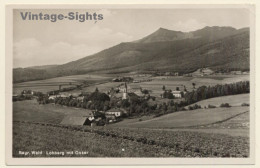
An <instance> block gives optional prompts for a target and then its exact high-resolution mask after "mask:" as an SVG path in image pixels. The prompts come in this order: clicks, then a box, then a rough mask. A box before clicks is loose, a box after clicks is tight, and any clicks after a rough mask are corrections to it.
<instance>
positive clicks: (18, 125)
mask: <svg viewBox="0 0 260 168" xmlns="http://www.w3.org/2000/svg"><path fill="white" fill-rule="evenodd" d="M13 132H14V133H13V135H14V136H13V156H14V157H240V158H242V157H248V156H249V139H248V137H242V136H236V137H234V136H230V135H224V134H221V136H220V134H214V133H202V132H200V133H198V132H192V131H167V130H149V129H125V128H112V129H111V128H104V127H99V128H98V127H96V128H90V127H73V126H60V125H55V124H38V123H36V124H35V123H26V122H15V123H14V129H13ZM19 151H27V152H29V155H27V156H24V155H20V154H19ZM31 151H43V154H41V155H33V154H32V152H31ZM46 151H47V152H48V151H56V152H64V153H65V154H64V155H54V156H49V155H47V154H46ZM68 151H74V153H73V154H71V153H70V154H66V152H68ZM76 151H83V152H85V153H86V154H84V155H76V153H75V152H76Z"/></svg>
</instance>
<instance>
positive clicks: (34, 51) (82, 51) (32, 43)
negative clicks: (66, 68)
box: [14, 39, 95, 67]
mask: <svg viewBox="0 0 260 168" xmlns="http://www.w3.org/2000/svg"><path fill="white" fill-rule="evenodd" d="M93 50H95V49H94V48H93V47H92V48H89V47H88V46H87V45H84V44H77V45H72V44H70V43H66V42H56V43H52V44H47V45H43V44H42V43H41V42H40V41H38V40H36V39H23V40H20V41H18V42H16V43H15V44H14V67H28V66H36V65H51V64H63V63H67V62H70V61H74V60H77V59H79V58H82V57H84V56H87V55H88V54H91V53H92V54H93Z"/></svg>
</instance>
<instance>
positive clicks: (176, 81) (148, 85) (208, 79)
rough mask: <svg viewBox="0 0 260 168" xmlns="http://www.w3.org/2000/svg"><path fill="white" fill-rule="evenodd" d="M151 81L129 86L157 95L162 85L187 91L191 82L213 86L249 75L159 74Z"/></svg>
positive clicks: (236, 80) (190, 88)
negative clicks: (186, 75) (185, 75)
mask: <svg viewBox="0 0 260 168" xmlns="http://www.w3.org/2000/svg"><path fill="white" fill-rule="evenodd" d="M151 79H152V81H149V82H141V83H131V84H129V87H130V88H131V87H132V88H138V87H142V88H143V89H147V90H150V91H151V95H152V96H156V97H159V96H160V95H161V94H162V92H163V91H162V87H163V85H164V86H165V87H166V89H171V90H175V89H176V87H179V88H180V89H182V88H183V85H184V86H185V87H186V89H187V90H188V91H192V90H193V85H192V83H195V88H198V87H200V86H214V85H217V84H228V83H234V82H238V81H246V80H249V75H223V76H205V77H183V76H172V77H171V76H159V77H152V78H151Z"/></svg>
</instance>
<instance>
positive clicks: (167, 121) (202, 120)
mask: <svg viewBox="0 0 260 168" xmlns="http://www.w3.org/2000/svg"><path fill="white" fill-rule="evenodd" d="M247 111H249V107H231V108H215V109H197V110H191V111H190V110H189V111H180V112H175V113H171V114H167V115H163V116H161V117H157V118H153V119H150V120H145V121H136V122H129V121H127V120H126V121H122V122H119V123H116V124H114V126H115V127H134V128H182V127H194V126H199V125H207V124H212V123H216V122H220V121H224V120H226V119H228V118H230V117H233V116H236V115H238V114H242V113H244V112H247ZM132 121H134V120H132Z"/></svg>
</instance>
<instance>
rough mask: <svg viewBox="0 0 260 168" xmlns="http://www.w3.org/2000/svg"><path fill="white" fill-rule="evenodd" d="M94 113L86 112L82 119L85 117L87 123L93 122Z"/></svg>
mask: <svg viewBox="0 0 260 168" xmlns="http://www.w3.org/2000/svg"><path fill="white" fill-rule="evenodd" d="M95 113H96V112H92V111H86V113H85V114H84V116H83V117H87V118H88V119H89V121H93V120H95V116H96V115H95Z"/></svg>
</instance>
